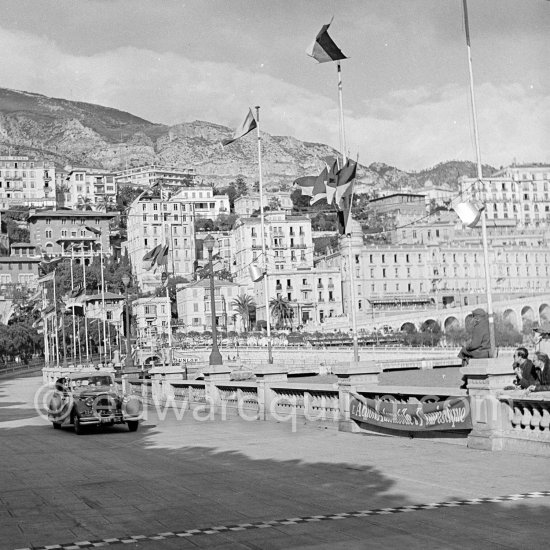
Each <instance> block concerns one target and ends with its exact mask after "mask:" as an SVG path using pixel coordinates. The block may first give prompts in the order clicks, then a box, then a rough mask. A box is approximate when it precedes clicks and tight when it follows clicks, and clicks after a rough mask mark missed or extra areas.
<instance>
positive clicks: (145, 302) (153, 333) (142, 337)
mask: <svg viewBox="0 0 550 550" xmlns="http://www.w3.org/2000/svg"><path fill="white" fill-rule="evenodd" d="M171 315H172V310H171V305H170V298H167V297H165V296H162V297H155V296H151V297H148V298H138V299H137V300H134V301H133V302H132V316H133V317H134V318H135V319H136V329H137V345H138V348H139V349H141V350H150V351H155V350H157V349H160V348H162V347H166V345H167V343H168V341H169V334H168V332H169V330H170V326H171V322H170V318H171Z"/></svg>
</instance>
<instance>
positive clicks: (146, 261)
mask: <svg viewBox="0 0 550 550" xmlns="http://www.w3.org/2000/svg"><path fill="white" fill-rule="evenodd" d="M161 248H162V245H161V244H158V245H157V246H155V248H153V249H151V250H149V252H147V254H145V256H143V267H144V268H145V269H147V270H149V269H151V268H152V267H153V266H154V265H155V259H156V257H157V256H158V254H159V252H160V251H161Z"/></svg>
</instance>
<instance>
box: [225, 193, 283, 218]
mask: <svg viewBox="0 0 550 550" xmlns="http://www.w3.org/2000/svg"><path fill="white" fill-rule="evenodd" d="M260 204H261V203H260V194H259V193H255V194H252V195H243V196H242V197H239V198H238V199H235V204H234V210H235V214H237V215H239V216H250V215H251V214H253V213H254V212H257V211H258V210H260ZM263 204H264V208H267V207H269V208H270V209H271V210H283V211H285V212H288V213H290V212H291V211H292V207H293V203H292V199H291V198H290V193H289V192H284V191H277V192H276V193H275V192H269V191H267V192H265V193H264V194H263Z"/></svg>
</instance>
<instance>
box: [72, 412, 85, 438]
mask: <svg viewBox="0 0 550 550" xmlns="http://www.w3.org/2000/svg"><path fill="white" fill-rule="evenodd" d="M73 422H74V433H75V434H76V435H82V434H83V433H84V426H82V424H81V423H80V418H78V415H75V417H74V420H73Z"/></svg>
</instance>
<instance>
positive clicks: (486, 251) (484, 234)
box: [462, 0, 496, 357]
mask: <svg viewBox="0 0 550 550" xmlns="http://www.w3.org/2000/svg"><path fill="white" fill-rule="evenodd" d="M462 5H463V8H464V29H465V32H466V46H467V52H468V72H469V75H470V99H471V102H472V118H473V123H474V140H475V148H476V163H477V179H478V182H479V184H480V186H481V187H482V186H483V170H482V167H481V152H480V147H479V132H478V127H477V114H476V101H475V93H474V71H473V68H472V50H471V46H470V26H469V23H468V5H467V1H466V0H462ZM479 191H480V193H481V191H482V189H480V190H479ZM486 219H487V209H486V208H485V207H484V208H483V209H482V212H481V241H482V244H483V263H484V265H485V287H486V296H487V317H488V320H489V347H490V351H489V353H490V357H494V356H495V349H496V338H495V318H494V314H493V297H492V294H491V272H490V267H489V247H488V244H487V222H486Z"/></svg>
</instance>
